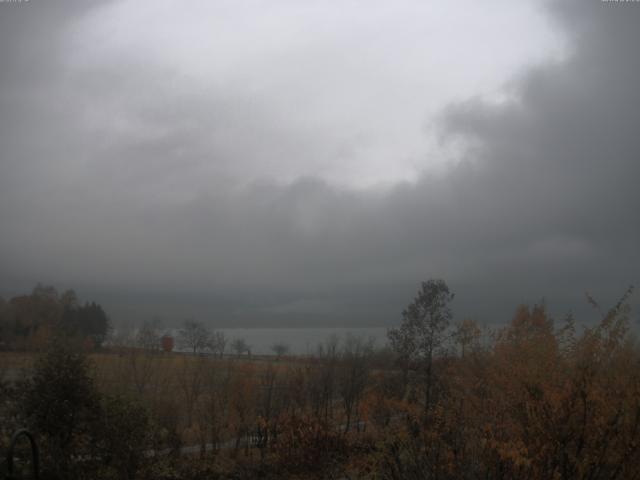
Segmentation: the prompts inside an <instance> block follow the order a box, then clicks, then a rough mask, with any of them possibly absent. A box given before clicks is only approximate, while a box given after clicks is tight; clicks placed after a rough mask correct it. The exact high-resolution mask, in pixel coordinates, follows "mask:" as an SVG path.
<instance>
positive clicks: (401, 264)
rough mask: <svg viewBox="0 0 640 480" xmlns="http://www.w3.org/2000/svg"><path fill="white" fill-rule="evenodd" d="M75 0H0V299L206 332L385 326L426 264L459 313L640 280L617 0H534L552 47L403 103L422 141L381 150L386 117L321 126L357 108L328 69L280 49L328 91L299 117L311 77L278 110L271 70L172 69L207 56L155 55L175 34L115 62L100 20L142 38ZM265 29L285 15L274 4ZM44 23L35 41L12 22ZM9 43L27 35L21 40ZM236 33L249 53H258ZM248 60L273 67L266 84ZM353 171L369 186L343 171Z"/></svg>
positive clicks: (488, 63) (629, 16)
mask: <svg viewBox="0 0 640 480" xmlns="http://www.w3.org/2000/svg"><path fill="white" fill-rule="evenodd" d="M498 3H499V2H498ZM83 5H84V3H83V4H82V5H81V3H80V2H78V3H75V4H74V3H72V2H69V3H66V4H65V7H66V8H62V7H61V6H58V7H59V8H58V7H55V8H54V7H46V12H44V13H41V15H33V14H29V15H28V14H26V13H25V11H24V9H23V10H18V9H17V8H13V7H14V6H12V5H9V4H8V5H0V7H2V9H1V10H0V14H1V15H2V16H1V17H0V32H2V33H1V36H0V40H2V41H0V55H1V57H0V60H1V61H2V63H3V65H5V66H7V68H2V69H0V112H1V113H0V126H1V128H0V222H1V224H2V235H0V270H1V272H2V274H0V289H1V290H2V291H4V292H5V293H6V294H9V293H11V292H15V291H16V289H19V288H24V287H25V286H26V285H30V284H32V283H33V282H35V281H38V280H40V281H45V282H55V283H57V284H59V285H61V286H73V287H76V288H77V289H78V290H79V291H80V293H81V294H84V295H85V296H92V297H95V298H97V299H98V300H101V301H103V303H104V304H105V306H106V307H107V310H108V311H110V313H111V315H112V316H113V317H114V319H115V320H117V321H121V322H122V321H130V320H140V319H142V318H144V317H145V316H151V315H160V316H163V317H165V318H167V319H168V320H169V321H175V320H176V319H181V318H183V317H184V316H197V317H199V318H202V319H209V320H211V321H212V322H213V323H217V324H220V325H240V324H243V325H246V324H253V325H282V324H305V325H311V324H315V325H319V324H321V325H328V324H332V325H344V324H349V325H367V324H369V325H384V324H393V323H395V322H396V321H397V319H398V317H399V311H400V310H401V309H402V308H403V306H404V305H406V303H407V302H408V301H410V300H411V298H412V295H413V293H414V291H415V290H416V288H417V285H418V282H419V281H421V280H424V279H427V278H430V277H443V278H445V279H447V281H448V282H449V283H450V285H451V287H452V289H453V290H454V291H455V292H456V293H457V298H456V305H455V312H456V314H457V315H459V316H461V315H475V316H477V317H479V318H480V319H482V320H484V321H487V322H501V321H504V320H506V319H507V318H508V315H509V314H510V312H511V311H513V309H514V308H515V306H516V305H517V304H518V303H520V302H535V301H539V300H540V299H542V298H545V299H546V301H547V302H548V304H549V307H550V309H551V310H552V312H553V313H555V314H558V315H560V314H563V313H566V312H567V311H568V310H569V309H572V308H573V309H574V310H577V311H578V312H582V310H581V309H582V307H583V305H584V301H583V293H584V291H585V290H588V291H590V292H592V293H593V294H594V295H595V296H596V297H597V298H600V299H601V300H602V302H603V303H604V304H607V303H610V302H612V301H615V300H616V299H617V297H618V296H619V295H620V294H621V293H622V292H623V291H624V290H625V289H626V287H627V286H628V285H629V284H632V283H634V282H635V283H637V281H638V277H637V275H638V271H639V268H638V267H640V254H639V253H638V250H637V245H638V244H639V243H640V242H639V240H640V222H639V221H638V219H637V217H638V214H637V210H638V207H640V193H639V189H638V187H637V179H638V178H640V163H639V161H638V160H639V159H640V135H638V126H639V125H640V118H639V117H640V109H639V108H638V107H639V106H640V91H639V89H638V87H637V85H638V78H639V77H640V58H639V57H638V55H637V52H636V51H635V50H636V47H637V45H638V44H639V43H640V30H638V28H637V25H638V24H639V21H640V7H638V6H637V5H634V4H633V3H629V4H622V3H621V4H618V3H604V2H599V1H597V2H596V1H593V2H586V3H585V2H582V1H568V2H566V1H564V2H556V3H551V4H549V5H547V6H546V7H545V8H546V12H547V13H546V15H547V18H548V19H549V21H551V22H553V25H555V28H556V29H558V31H560V32H562V34H563V35H564V38H565V39H566V48H565V50H564V53H563V55H560V56H558V55H550V57H549V58H548V59H546V60H540V59H539V58H537V57H538V55H537V54H532V57H531V59H530V61H534V60H535V62H534V66H533V67H529V68H527V69H526V70H521V71H519V72H518V73H516V74H513V73H511V74H510V75H512V76H511V77H510V79H508V78H505V79H504V80H505V82H506V83H505V86H504V88H503V89H501V90H499V91H498V92H497V93H498V95H484V93H486V92H483V91H482V89H479V91H478V92H477V95H476V96H472V97H467V96H464V95H463V96H461V97H459V99H458V100H457V101H454V102H449V103H448V105H447V106H446V107H445V108H443V109H440V110H439V113H438V114H437V115H436V116H435V117H430V116H429V115H427V114H425V116H423V118H418V119H415V118H413V117H411V114H412V112H411V111H410V110H407V115H408V118H410V121H413V122H414V123H413V126H414V128H415V129H416V131H418V132H421V133H420V135H423V136H424V137H425V138H427V137H429V138H438V139H439V140H440V142H441V143H440V145H439V147H438V148H433V146H429V145H430V144H429V142H428V141H426V140H425V143H424V144H421V143H420V142H419V141H417V142H416V143H414V144H413V145H412V146H411V148H412V149H414V150H415V152H414V154H415V159H412V160H410V161H405V160H406V158H408V157H411V155H413V154H412V153H411V152H410V151H409V150H407V149H405V148H404V147H403V146H402V145H398V147H397V151H394V141H393V138H394V135H397V132H394V131H393V129H392V130H390V131H389V138H382V139H381V138H378V136H383V134H384V126H385V125H387V124H389V125H392V124H393V122H390V121H389V119H388V118H387V119H382V118H374V119H373V120H372V121H371V122H366V123H363V128H362V131H361V132H359V130H358V128H355V127H354V125H355V123H357V122H358V121H359V120H360V119H361V118H364V117H366V115H365V116H364V117H361V116H360V115H361V114H358V115H355V114H353V115H352V118H351V119H347V120H348V121H347V123H345V124H344V125H340V127H341V128H344V131H345V137H344V139H343V141H342V142H341V141H340V138H339V136H337V135H336V134H335V132H334V131H330V130H327V128H325V126H323V125H324V123H323V122H326V120H327V118H329V119H330V118H333V117H332V116H331V115H333V114H332V113H331V111H330V110H331V109H343V110H344V111H345V112H347V113H348V112H352V111H353V110H352V109H350V108H349V107H348V105H347V106H345V104H344V102H347V101H348V100H349V99H350V98H351V97H349V95H347V94H346V93H344V92H340V90H339V87H340V81H339V78H340V77H336V76H335V72H333V74H332V72H331V70H330V69H331V68H336V64H335V63H334V62H328V64H326V65H324V66H323V65H322V64H320V66H318V70H313V69H312V66H310V65H308V64H307V63H305V61H304V59H299V63H298V65H300V68H303V69H304V70H305V71H306V72H307V76H304V78H303V77H300V81H301V82H303V83H304V82H309V77H308V75H309V73H308V72H309V70H310V69H311V71H312V73H311V75H315V76H317V79H316V81H314V82H311V83H310V85H314V86H315V87H316V88H319V87H318V85H321V84H322V82H323V80H322V78H323V76H326V82H327V83H328V84H330V85H329V86H327V87H326V88H323V89H321V93H322V95H321V97H320V98H319V101H320V102H322V104H323V105H324V108H315V109H314V110H313V112H315V114H316V115H317V116H316V117H314V118H302V116H300V115H299V112H297V111H296V98H295V95H296V93H297V94H298V95H304V96H306V97H305V98H307V97H308V96H309V95H312V94H313V91H312V90H313V89H312V88H311V87H308V88H302V89H301V90H299V91H298V92H295V91H293V92H291V95H290V97H289V98H287V96H282V97H279V98H278V100H279V101H282V102H290V106H289V107H287V108H283V107H282V105H275V106H274V105H273V104H270V103H269V102H268V101H267V100H268V99H269V98H271V97H266V98H265V97H264V95H261V94H260V92H259V89H260V88H267V89H268V88H269V86H268V85H266V86H265V84H264V83H263V82H258V81H256V82H255V85H253V86H252V85H251V84H248V83H246V84H243V83H242V81H244V82H249V81H250V80H251V79H252V78H254V77H253V76H252V75H240V72H241V71H242V68H243V66H242V65H241V66H237V67H236V66H234V65H233V64H232V63H233V60H234V57H233V55H231V53H230V54H229V55H228V56H227V57H224V58H220V60H219V62H220V64H221V65H218V66H217V67H216V68H219V69H220V72H221V75H222V74H223V73H225V75H223V77H224V81H225V82H229V77H228V75H227V73H228V72H234V71H238V72H239V73H238V75H239V77H238V78H239V82H238V83H237V84H236V85H232V86H229V84H225V85H216V84H215V83H214V84H202V82H201V81H199V80H198V81H185V80H184V78H183V77H184V76H185V75H187V76H188V75H189V74H192V75H193V74H194V73H193V72H196V71H198V70H197V68H198V66H197V65H198V64H199V62H204V61H206V59H203V58H202V57H196V58H195V59H194V60H193V62H194V64H193V66H192V69H191V70H188V71H180V70H175V69H173V70H172V69H171V68H170V67H171V65H172V62H171V61H170V60H171V55H172V54H175V55H178V54H180V55H184V50H181V49H179V48H178V47H176V49H175V50H173V49H168V50H167V52H166V55H167V57H168V58H169V61H166V58H165V57H162V56H161V55H160V54H159V53H158V51H155V50H150V51H149V52H148V53H149V59H148V63H146V64H140V63H139V60H140V52H132V53H131V54H130V55H124V56H118V55H116V54H118V53H122V52H123V51H125V52H126V49H125V50H122V49H121V48H120V49H118V48H116V47H117V42H116V46H114V42H113V38H111V37H109V35H115V34H119V35H122V38H123V40H122V42H123V45H125V46H126V47H127V48H128V47H129V46H131V45H132V38H134V39H136V38H138V37H137V36H135V35H133V33H131V32H130V31H128V30H127V25H126V24H125V27H122V31H121V32H109V31H107V30H105V28H106V27H105V24H106V25H113V24H110V23H109V22H108V21H105V19H107V20H108V19H109V15H115V16H117V15H119V14H121V12H120V11H119V10H118V8H121V7H118V4H115V7H114V4H113V3H105V4H102V5H92V7H91V8H88V7H85V6H83ZM25 6H29V7H30V6H31V5H26V4H25V5H22V7H25ZM38 7H39V8H45V7H40V6H38ZM11 8H13V10H10V9H11ZM291 8H294V7H293V6H292V7H291ZM284 11H291V10H287V9H284ZM293 11H294V12H295V9H294V10H293ZM7 12H8V13H7ZM6 13H7V14H6ZM5 14H6V15H5ZM134 14H135V15H142V14H144V9H142V10H141V11H137V12H134V13H132V15H134ZM220 15H221V16H222V13H221V14H220ZM323 15H325V16H326V12H324V13H323ZM43 18H46V19H47V21H46V22H45V23H43V22H44V20H42V19H43ZM323 18H324V17H323ZM273 21H274V22H276V23H278V26H279V28H280V29H281V30H282V29H283V28H284V26H283V25H282V22H283V21H284V20H283V19H282V12H280V13H277V12H276V13H274V17H273ZM223 23H224V22H223ZM45 25H46V26H45ZM221 25H222V23H221ZM287 25H290V26H291V25H296V22H293V23H291V24H287ZM257 27H258V26H256V28H257ZM220 28H222V27H221V26H220ZM389 28H390V29H391V27H389ZM43 31H45V32H48V33H47V35H50V36H51V39H50V40H51V41H50V42H47V41H46V40H47V39H46V38H45V37H46V35H44V34H42V33H40V34H38V35H36V34H30V33H29V32H43ZM283 31H284V32H286V29H285V30H283ZM364 31H365V32H366V29H364ZM147 33H148V32H147ZM338 33H340V32H338ZM148 34H149V35H151V33H148ZM101 35H102V36H103V37H101ZM127 35H129V36H127ZM132 35H133V37H131V38H130V36H132ZM283 35H284V33H283ZM361 36H362V38H365V39H366V38H368V37H367V35H365V34H364V33H362V35H361ZM5 37H6V38H9V39H11V41H5V40H6V38H5ZM154 38H155V37H154ZM303 38H307V37H303ZM310 38H317V37H310ZM16 39H25V42H24V44H21V46H20V48H17V47H16V46H15V43H12V42H15V41H16ZM83 39H84V40H87V39H89V40H90V41H91V45H95V49H94V48H93V47H92V48H90V47H89V46H88V45H87V44H83ZM140 41H141V42H144V38H142V39H140ZM247 41H249V40H247ZM273 41H274V42H278V41H282V40H281V39H279V38H278V37H276V38H275V39H274V40H273ZM342 41H344V42H348V41H349V40H348V39H347V40H345V39H342V38H341V37H340V36H339V35H338V36H337V37H336V39H335V42H336V45H335V50H331V49H329V50H328V51H329V52H331V54H332V55H334V56H335V55H337V54H338V52H339V47H340V42H342ZM282 42H283V44H286V41H282ZM462 44H464V42H462ZM236 48H239V49H242V48H244V49H247V48H253V49H257V52H258V53H257V54H256V58H259V57H260V55H259V53H260V48H259V46H255V45H253V46H247V45H240V46H237V47H236ZM264 48H267V47H264ZM313 48H314V47H313V45H311V46H309V45H307V46H306V49H302V48H300V52H299V54H300V55H302V54H303V53H304V52H309V51H313ZM318 48H319V47H318ZM323 48H326V47H323ZM47 49H49V50H47ZM309 49H310V50H309ZM96 52H98V53H99V55H97V53H96ZM534 53H535V52H534ZM92 55H95V58H94V57H93V56H92ZM460 55H461V58H466V57H464V54H463V53H461V54H460ZM216 58H218V57H216V55H213V54H212V59H211V62H214V63H215V59H216ZM287 58H289V59H290V57H287ZM409 58H410V60H411V61H418V59H417V58H412V57H409ZM161 60H163V61H161ZM346 60H348V59H344V61H346ZM225 62H227V63H225ZM228 63H231V64H232V65H231V66H229V65H227V64H228ZM225 65H226V66H225ZM258 66H259V68H257V70H256V72H260V71H261V70H264V71H265V75H267V76H268V77H269V78H270V79H271V80H272V81H273V82H277V81H279V79H280V80H281V79H282V78H283V77H282V75H272V76H269V75H268V72H269V68H271V67H270V66H269V65H262V64H260V65H258ZM343 67H344V68H347V63H345V64H344V65H343ZM374 67H375V65H374V66H373V67H372V68H374ZM484 67H486V68H487V69H491V68H492V59H491V58H486V59H484V63H482V64H479V65H478V68H484ZM163 68H164V70H163ZM202 68H205V67H202ZM212 68H213V67H212ZM358 68H364V65H363V64H358ZM214 70H215V69H214ZM374 70H375V69H374ZM375 72H376V73H379V72H378V71H377V70H375ZM199 78H200V79H204V78H207V79H209V78H211V77H209V76H208V75H202V76H201V77H199ZM240 80H241V81H240ZM347 80H348V81H355V80H354V77H352V76H347ZM476 80H477V81H478V82H483V81H484V80H483V79H482V76H479V77H477V78H476ZM362 81H363V82H365V83H366V82H367V79H366V78H363V79H362ZM489 83H490V82H489ZM305 85H306V84H305ZM380 85H381V86H380V87H379V88H383V87H384V86H385V83H384V82H382V83H381V84H380ZM424 88H429V85H425V87H424ZM276 90H277V91H280V90H278V89H276ZM365 90H366V89H365ZM269 91H270V90H269ZM274 91H275V90H274ZM353 91H354V89H353V88H350V89H349V92H353ZM332 92H333V96H331V95H329V94H330V93H332ZM443 92H444V90H443ZM464 93H465V92H464V89H463V94H464ZM319 94H320V93H319ZM442 95H443V96H444V97H446V95H445V93H442ZM396 100H397V99H396ZM416 100H418V99H416ZM332 101H333V102H335V103H332ZM354 101H355V100H354ZM371 101H372V102H376V101H379V102H381V104H382V105H384V102H385V98H383V97H375V98H371ZM305 105H308V104H307V103H305ZM394 105H395V102H394ZM434 105H436V103H434ZM394 108H395V107H394V106H390V107H389V109H390V111H392V112H394V113H398V111H397V110H394ZM431 108H433V107H431ZM425 109H426V110H428V109H427V108H426V107H425ZM323 111H326V115H327V116H326V117H323V116H322V115H321V112H323ZM380 111H381V110H380V109H379V108H372V110H371V112H372V113H375V114H378V113H379V112H380ZM398 121H399V122H400V123H401V124H403V125H404V124H405V123H404V122H407V121H408V120H406V119H405V120H402V119H401V120H398ZM349 122H352V123H353V122H355V123H354V125H351V124H349ZM314 127H317V128H314ZM407 138H410V137H407ZM445 152H446V153H445ZM451 152H453V153H451ZM394 155H398V156H400V157H402V158H404V159H405V160H402V159H399V160H398V161H396V159H395V158H394ZM438 155H439V156H440V157H438ZM431 156H435V157H434V158H432V157H431ZM444 157H446V161H445V160H443V158H444ZM367 158H373V160H371V162H370V163H367V162H366V159H367ZM387 164H388V166H386V165H387ZM341 165H344V177H341ZM412 165H417V167H416V168H412V167H411V166H412ZM367 168H368V169H370V170H371V171H375V172H376V173H375V174H374V175H372V176H371V179H374V180H375V181H374V182H371V181H367V182H364V183H361V182H358V181H354V179H356V180H357V178H358V175H359V174H360V173H359V172H361V174H362V176H366V172H367ZM385 176H386V177H388V178H389V179H390V180H389V181H387V182H382V183H384V185H380V184H379V183H380V181H381V180H383V179H384V178H385ZM341 180H344V181H341Z"/></svg>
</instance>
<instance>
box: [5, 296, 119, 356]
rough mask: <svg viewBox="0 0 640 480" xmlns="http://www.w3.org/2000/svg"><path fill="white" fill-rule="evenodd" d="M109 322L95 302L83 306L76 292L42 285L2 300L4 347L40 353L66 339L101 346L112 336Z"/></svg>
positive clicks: (90, 345)
mask: <svg viewBox="0 0 640 480" xmlns="http://www.w3.org/2000/svg"><path fill="white" fill-rule="evenodd" d="M109 328H110V327H109V318H108V317H107V314H106V313H105V311H104V309H103V308H102V307H101V306H100V305H98V304H97V303H95V302H90V303H88V302H87V303H81V302H80V301H79V300H78V297H77V295H76V293H75V292H74V291H73V290H66V291H65V292H63V293H62V294H59V293H58V291H57V290H56V289H55V288H54V287H52V286H43V285H40V284H38V285H37V286H36V287H35V288H34V289H33V291H32V292H31V293H30V294H28V295H18V296H15V297H12V298H11V299H9V301H4V300H3V299H1V298H0V346H2V347H4V348H7V349H16V348H17V349H22V348H26V349H39V348H43V347H44V346H45V345H46V344H47V343H48V342H49V341H50V340H51V339H52V338H54V337H56V336H59V335H60V336H64V337H66V338H69V339H77V340H79V341H82V342H85V344H86V345H87V346H89V347H96V346H100V345H101V344H102V343H103V342H104V341H105V339H106V336H107V333H108V332H109Z"/></svg>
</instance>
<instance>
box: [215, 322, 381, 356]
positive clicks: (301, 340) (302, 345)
mask: <svg viewBox="0 0 640 480" xmlns="http://www.w3.org/2000/svg"><path fill="white" fill-rule="evenodd" d="M217 331H220V332H223V333H224V334H225V336H226V337H227V340H228V343H227V351H228V352H229V353H231V348H230V345H231V342H232V341H233V340H234V339H236V338H242V339H244V340H245V341H246V342H247V344H249V346H250V347H251V353H253V354H255V355H265V354H273V351H272V350H271V346H272V345H274V344H276V343H284V344H286V345H288V346H289V352H290V353H292V354H295V355H306V354H312V353H315V352H316V350H317V347H318V345H319V344H320V343H324V342H326V341H327V340H328V339H329V338H331V336H332V335H336V336H337V337H338V339H339V341H340V342H343V341H344V339H345V338H346V337H347V335H353V336H355V337H360V338H364V339H369V338H372V339H373V341H374V345H375V346H376V347H382V346H384V345H385V344H386V343H387V329H386V328H384V327H367V328H219V329H217Z"/></svg>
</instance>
